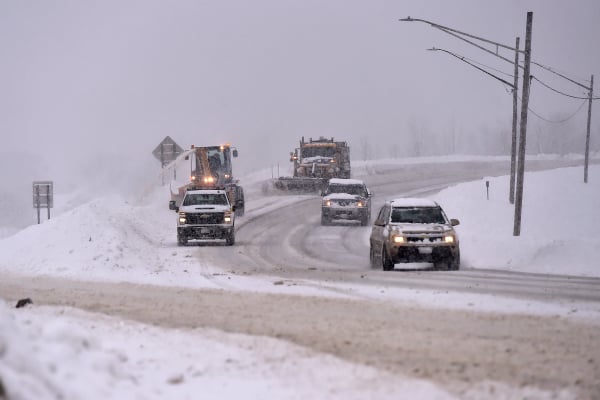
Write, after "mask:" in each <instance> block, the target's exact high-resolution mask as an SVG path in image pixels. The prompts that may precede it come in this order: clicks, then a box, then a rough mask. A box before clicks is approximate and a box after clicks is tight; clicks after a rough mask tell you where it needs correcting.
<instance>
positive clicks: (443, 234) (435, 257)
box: [369, 198, 460, 271]
mask: <svg viewBox="0 0 600 400" xmlns="http://www.w3.org/2000/svg"><path fill="white" fill-rule="evenodd" d="M458 224H459V221H458V220H457V219H450V220H449V219H448V217H446V214H445V213H444V211H443V210H442V208H441V207H440V205H439V204H438V203H436V202H435V201H431V200H426V199H411V198H403V199H396V200H392V201H388V202H386V203H385V205H384V206H383V207H381V210H379V213H378V214H377V219H376V220H375V223H374V224H373V230H372V231H371V237H370V239H369V241H370V253H369V258H370V260H371V266H372V267H374V268H383V270H384V271H389V270H392V269H394V264H398V263H412V262H430V263H433V264H434V268H435V269H441V268H445V269H449V270H457V269H459V268H460V249H459V243H458V235H457V234H456V231H455V230H454V228H453V227H454V226H456V225H458Z"/></svg>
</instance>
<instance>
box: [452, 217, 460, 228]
mask: <svg viewBox="0 0 600 400" xmlns="http://www.w3.org/2000/svg"><path fill="white" fill-rule="evenodd" d="M450 225H452V226H456V225H460V221H459V220H457V219H455V218H452V219H451V220H450Z"/></svg>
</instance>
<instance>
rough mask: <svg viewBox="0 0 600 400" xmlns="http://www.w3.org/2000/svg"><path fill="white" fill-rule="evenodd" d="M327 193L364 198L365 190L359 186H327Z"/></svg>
mask: <svg viewBox="0 0 600 400" xmlns="http://www.w3.org/2000/svg"><path fill="white" fill-rule="evenodd" d="M327 192H328V193H348V194H357V195H359V196H363V197H366V191H365V188H364V187H363V186H361V185H329V188H328V189H327Z"/></svg>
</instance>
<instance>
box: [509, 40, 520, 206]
mask: <svg viewBox="0 0 600 400" xmlns="http://www.w3.org/2000/svg"><path fill="white" fill-rule="evenodd" d="M519 40H520V38H519V37H517V40H516V43H515V80H514V83H513V119H512V143H511V147H510V190H509V191H508V201H510V204H515V173H516V171H515V170H516V168H517V160H516V159H517V115H518V114H517V101H518V99H519V97H518V93H517V92H518V90H517V88H518V85H519Z"/></svg>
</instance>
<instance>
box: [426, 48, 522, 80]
mask: <svg viewBox="0 0 600 400" xmlns="http://www.w3.org/2000/svg"><path fill="white" fill-rule="evenodd" d="M427 50H431V51H443V52H444V53H448V54H450V55H451V56H452V57H456V58H458V59H459V60H460V61H462V62H464V63H467V64H469V65H470V66H471V67H473V68H476V69H478V70H480V71H481V72H483V73H484V74H487V75H489V76H491V77H492V78H494V79H497V80H499V81H500V82H502V83H504V84H505V85H507V86H509V87H511V88H512V89H513V90H514V89H515V85H513V84H512V83H510V82H507V81H505V80H504V79H502V78H500V77H498V76H496V75H494V74H492V73H490V72H488V71H486V70H485V69H483V68H480V67H478V66H477V65H475V64H473V63H470V62H468V61H467V60H465V57H462V56H459V55H457V54H455V53H453V52H451V51H448V50H444V49H438V48H436V47H432V48H431V49H427Z"/></svg>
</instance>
